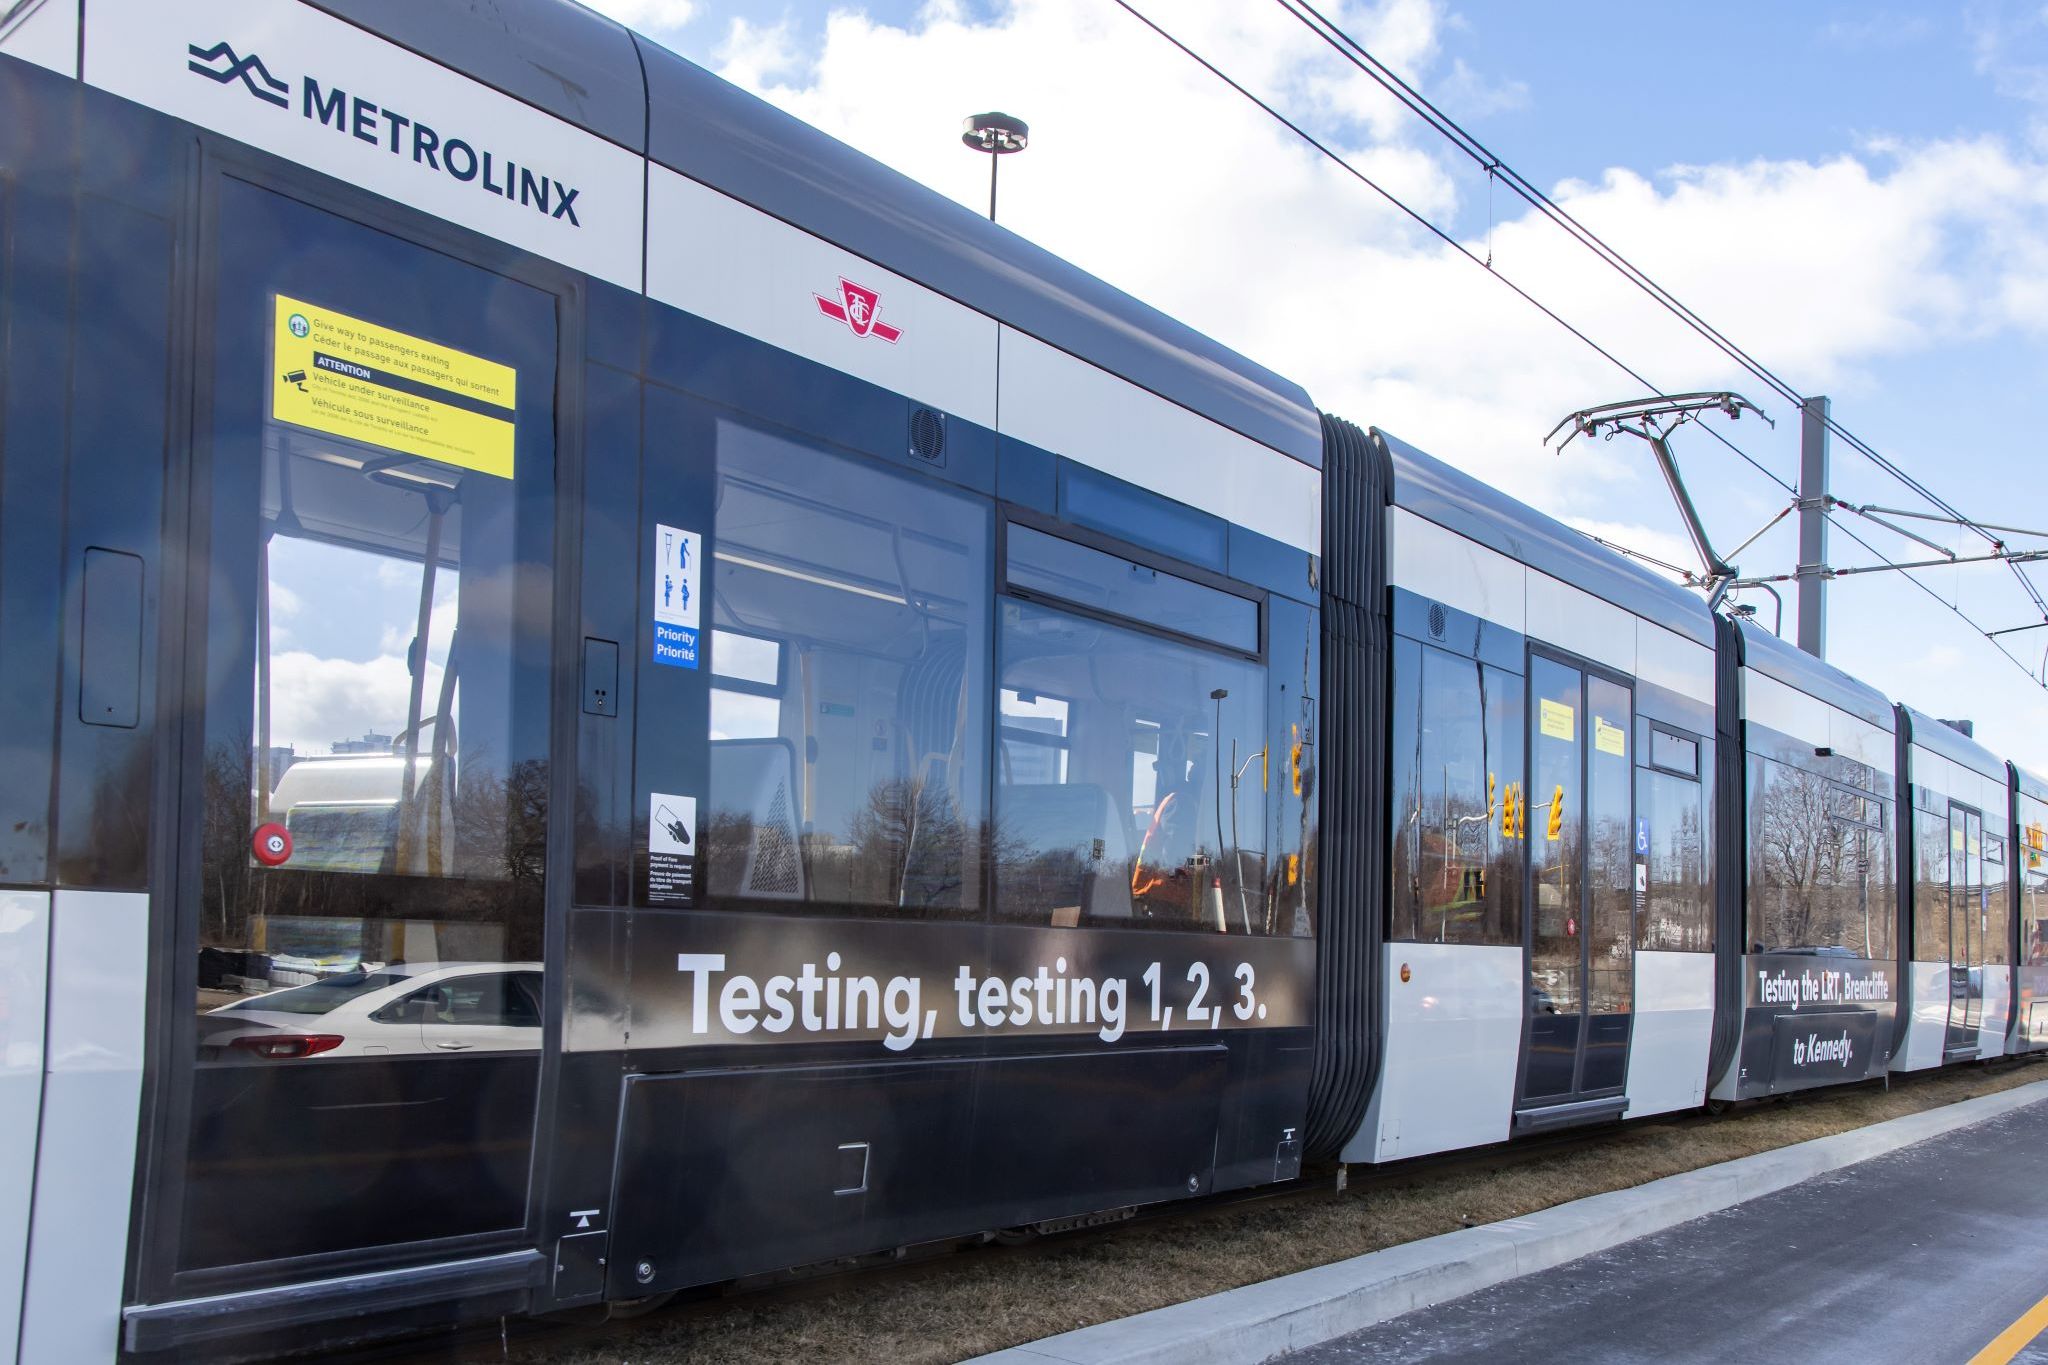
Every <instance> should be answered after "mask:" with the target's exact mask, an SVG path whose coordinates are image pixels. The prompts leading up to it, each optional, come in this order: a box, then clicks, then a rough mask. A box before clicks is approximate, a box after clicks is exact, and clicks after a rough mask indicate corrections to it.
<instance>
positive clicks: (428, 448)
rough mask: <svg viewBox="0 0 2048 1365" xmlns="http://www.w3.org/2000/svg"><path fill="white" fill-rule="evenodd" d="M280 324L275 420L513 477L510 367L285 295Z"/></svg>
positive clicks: (514, 376) (273, 387)
mask: <svg viewBox="0 0 2048 1365" xmlns="http://www.w3.org/2000/svg"><path fill="white" fill-rule="evenodd" d="M276 323H277V330H276V339H275V342H274V343H273V347H272V361H273V363H272V367H271V379H270V415H271V416H272V417H273V418H275V419H276V420H277V421H280V422H290V423H291V424H293V425H294V426H301V427H308V428H311V429H312V430H314V431H321V432H325V433H327V434H328V435H330V436H340V437H344V438H346V439H348V440H351V441H360V442H362V443H363V444H364V445H372V446H378V447H381V448H383V449H385V450H396V451H402V452H404V453H405V454H407V455H419V456H423V457H425V458H426V459H429V460H439V461H441V462H442V463H443V464H452V465H458V466H460V467H461V468H463V469H474V470H478V471H480V472H481V473H485V474H493V475H496V476H497V477H499V478H501V479H509V478H511V477H512V436H513V416H514V411H515V408H516V405H517V401H518V384H519V372H518V371H517V370H515V369H513V368H512V367H511V366H509V365H500V364H498V363H497V362H496V361H494V360H485V359H484V358H483V357H482V356H475V355H470V354H469V353H468V352H466V351H458V350H455V349H454V348H453V347H449V346H442V345H440V344H438V343H436V342H432V341H427V340H424V339H422V338H420V337H416V336H409V335H407V334H406V333H404V332H395V331H393V330H391V329H390V328H388V327H379V326H377V325H376V324H375V323H373V322H365V321H363V320H362V319H361V318H352V317H350V316H348V315H347V314H346V313H337V312H335V311H334V310H333V309H331V308H322V307H320V306H318V305H317V304H311V303H306V302H304V301H303V300H300V299H293V298H287V297H285V296H284V295H283V294H279V295H278V296H277V318H276Z"/></svg>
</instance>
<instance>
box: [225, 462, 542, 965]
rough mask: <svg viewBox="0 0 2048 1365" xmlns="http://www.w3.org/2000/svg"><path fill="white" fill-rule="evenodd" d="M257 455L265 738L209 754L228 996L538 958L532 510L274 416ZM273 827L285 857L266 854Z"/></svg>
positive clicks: (536, 609) (538, 590)
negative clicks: (266, 834)
mask: <svg viewBox="0 0 2048 1365" xmlns="http://www.w3.org/2000/svg"><path fill="white" fill-rule="evenodd" d="M261 469H262V483H261V503H260V509H261V517H262V523H263V533H262V535H261V537H260V538H259V540H258V543H257V546H256V554H257V593H256V600H255V617H256V619H255V621H254V622H253V623H252V626H253V631H252V635H253V641H254V656H255V657H254V679H253V682H254V688H253V693H254V696H253V705H252V706H251V708H250V710H249V712H247V713H244V714H246V715H247V716H248V717H249V719H248V720H247V721H246V722H244V723H247V724H249V726H250V734H249V739H248V741H247V742H246V747H243V746H238V745H236V744H233V743H231V742H227V741H225V740H224V739H223V740H216V741H212V742H210V744H209V749H208V755H209V757H208V770H207V818H206V835H205V838H206V862H207V871H206V876H205V881H204V887H203V894H204V896H205V898H206V902H207V904H206V906H205V908H204V912H203V918H202V924H203V926H204V927H203V930H202V949H203V950H211V952H212V954H213V961H214V963H215V965H216V967H217V970H216V971H214V972H211V973H209V974H208V975H210V977H211V978H212V979H213V980H214V981H215V982H216V983H217V985H216V986H215V989H216V990H221V991H229V990H251V989H268V988H272V987H276V986H280V985H287V984H291V983H292V981H293V979H294V978H295V977H296V978H298V979H301V980H305V981H314V980H317V979H319V978H321V977H323V976H326V975H329V974H333V973H336V972H344V971H348V970H354V969H357V968H358V967H360V966H361V965H363V964H371V965H375V964H381V963H384V962H392V961H419V960H422V959H425V960H429V961H431V960H435V959H440V960H448V959H451V958H463V959H470V960H483V961H490V960H503V959H505V958H508V957H521V958H531V957H537V956H539V953H540V940H539V914H540V883H541V877H542V872H543V857H544V849H545V846H546V839H545V826H546V815H547V770H546V764H545V758H544V754H545V742H544V740H543V739H542V735H543V733H544V730H543V728H542V727H544V725H545V708H546V697H547V684H546V679H545V677H544V676H542V675H541V674H540V673H539V672H538V671H537V670H536V669H535V668H534V667H533V666H532V660H531V657H530V653H529V651H532V650H533V649H534V646H535V645H536V644H537V645H538V646H539V648H540V649H541V650H544V648H545V646H544V641H545V635H546V625H545V623H546V620H547V616H548V610H547V597H548V588H547V584H546V578H545V575H544V574H540V575H535V574H533V573H531V572H529V571H528V569H527V566H526V565H525V564H524V563H522V557H521V550H522V542H523V548H524V549H526V550H528V551H535V550H538V549H539V547H540V546H541V545H543V544H544V543H545V537H546V534H547V531H546V522H545V519H544V516H543V514H542V513H541V510H540V509H539V508H538V507H535V506H532V505H528V506H524V507H522V502H528V501H529V500H528V499H527V498H526V497H525V496H524V495H522V493H521V492H520V490H519V488H518V487H515V484H514V481H513V480H510V479H505V478H500V477H498V476H496V475H492V474H486V473H479V472H475V471H468V470H463V469H459V468H455V467H453V466H449V465H443V464H439V463H436V462H433V461H429V460H424V459H414V458H409V457H392V456H390V455H389V454H388V453H387V452H380V451H375V450H371V449H368V448H364V447H358V446H354V445H352V444H350V443H347V442H342V441H337V440H334V439H332V438H325V437H316V436H313V435H310V434H308V433H304V432H299V431H295V430H292V429H289V428H285V427H281V426H277V425H271V426H269V427H267V428H266V429H265V432H264V436H263V449H262V455H261ZM536 476H537V478H538V479H539V480H540V481H541V482H542V484H543V486H545V483H546V481H547V480H548V479H549V477H550V474H549V471H547V470H546V469H544V468H543V469H541V470H538V471H536ZM542 553H544V551H542ZM528 623H532V624H528ZM529 634H532V635H533V637H534V638H533V639H528V638H526V637H527V636H528V635H529ZM230 638H233V637H232V636H231V637H230ZM240 638H242V639H245V640H247V639H250V638H251V637H250V636H241V637H240ZM523 655H525V656H527V657H522V656H523ZM232 723H233V722H231V721H228V720H227V719H226V718H225V717H223V724H232ZM270 824H275V825H281V826H283V828H284V830H285V831H286V832H287V833H288V835H289V837H290V852H289V856H288V857H287V858H286V859H285V860H284V862H283V864H282V866H277V867H271V866H264V865H260V864H259V862H258V860H257V859H256V858H255V857H254V856H253V855H252V851H251V844H250V838H251V834H250V832H251V831H252V830H253V829H255V828H257V827H258V826H263V825H270ZM221 964H227V965H221ZM237 966H239V968H240V970H233V968H234V967H237ZM236 983H239V984H236ZM202 1001H203V1002H211V1003H212V1004H216V1005H217V1004H220V1003H223V1002H222V999H221V998H219V997H217V996H215V995H213V994H205V995H203V996H202Z"/></svg>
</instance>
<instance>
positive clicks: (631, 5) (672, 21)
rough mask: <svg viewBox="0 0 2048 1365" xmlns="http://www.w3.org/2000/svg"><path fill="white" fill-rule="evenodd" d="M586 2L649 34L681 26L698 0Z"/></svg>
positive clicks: (695, 9) (695, 10)
mask: <svg viewBox="0 0 2048 1365" xmlns="http://www.w3.org/2000/svg"><path fill="white" fill-rule="evenodd" d="M582 3H583V4H586V5H588V6H590V8H592V9H594V10H596V11H597V12H598V13H599V14H604V15H609V16H610V17H612V18H614V19H616V20H618V21H619V22H620V23H622V24H624V25H625V26H626V27H628V28H635V29H639V30H640V31H641V32H643V33H648V34H657V33H660V32H661V31H662V30H664V29H677V28H681V27H682V26H683V25H684V24H687V23H689V22H690V20H691V19H692V18H694V17H695V16H696V13H697V0H582Z"/></svg>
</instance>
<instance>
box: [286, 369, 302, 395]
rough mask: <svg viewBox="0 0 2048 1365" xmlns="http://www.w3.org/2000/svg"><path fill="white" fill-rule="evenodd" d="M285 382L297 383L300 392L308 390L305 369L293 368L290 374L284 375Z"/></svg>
mask: <svg viewBox="0 0 2048 1365" xmlns="http://www.w3.org/2000/svg"><path fill="white" fill-rule="evenodd" d="M284 382H285V383H287V384H295V385H297V386H298V390H299V392H300V393H305V392H306V391H307V390H306V372H305V371H304V370H293V371H292V372H291V373H290V374H287V375H286V376H285V377H284Z"/></svg>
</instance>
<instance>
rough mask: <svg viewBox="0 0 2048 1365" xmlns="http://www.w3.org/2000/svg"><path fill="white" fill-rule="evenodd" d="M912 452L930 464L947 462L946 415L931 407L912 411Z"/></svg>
mask: <svg viewBox="0 0 2048 1365" xmlns="http://www.w3.org/2000/svg"><path fill="white" fill-rule="evenodd" d="M910 453H911V454H913V455H915V456H917V458H918V459H920V460H923V461H925V462H927V463H929V464H939V465H942V464H944V463H945V462H946V415H945V414H944V413H942V412H934V411H932V410H931V409H930V408H913V409H911V412H910Z"/></svg>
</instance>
